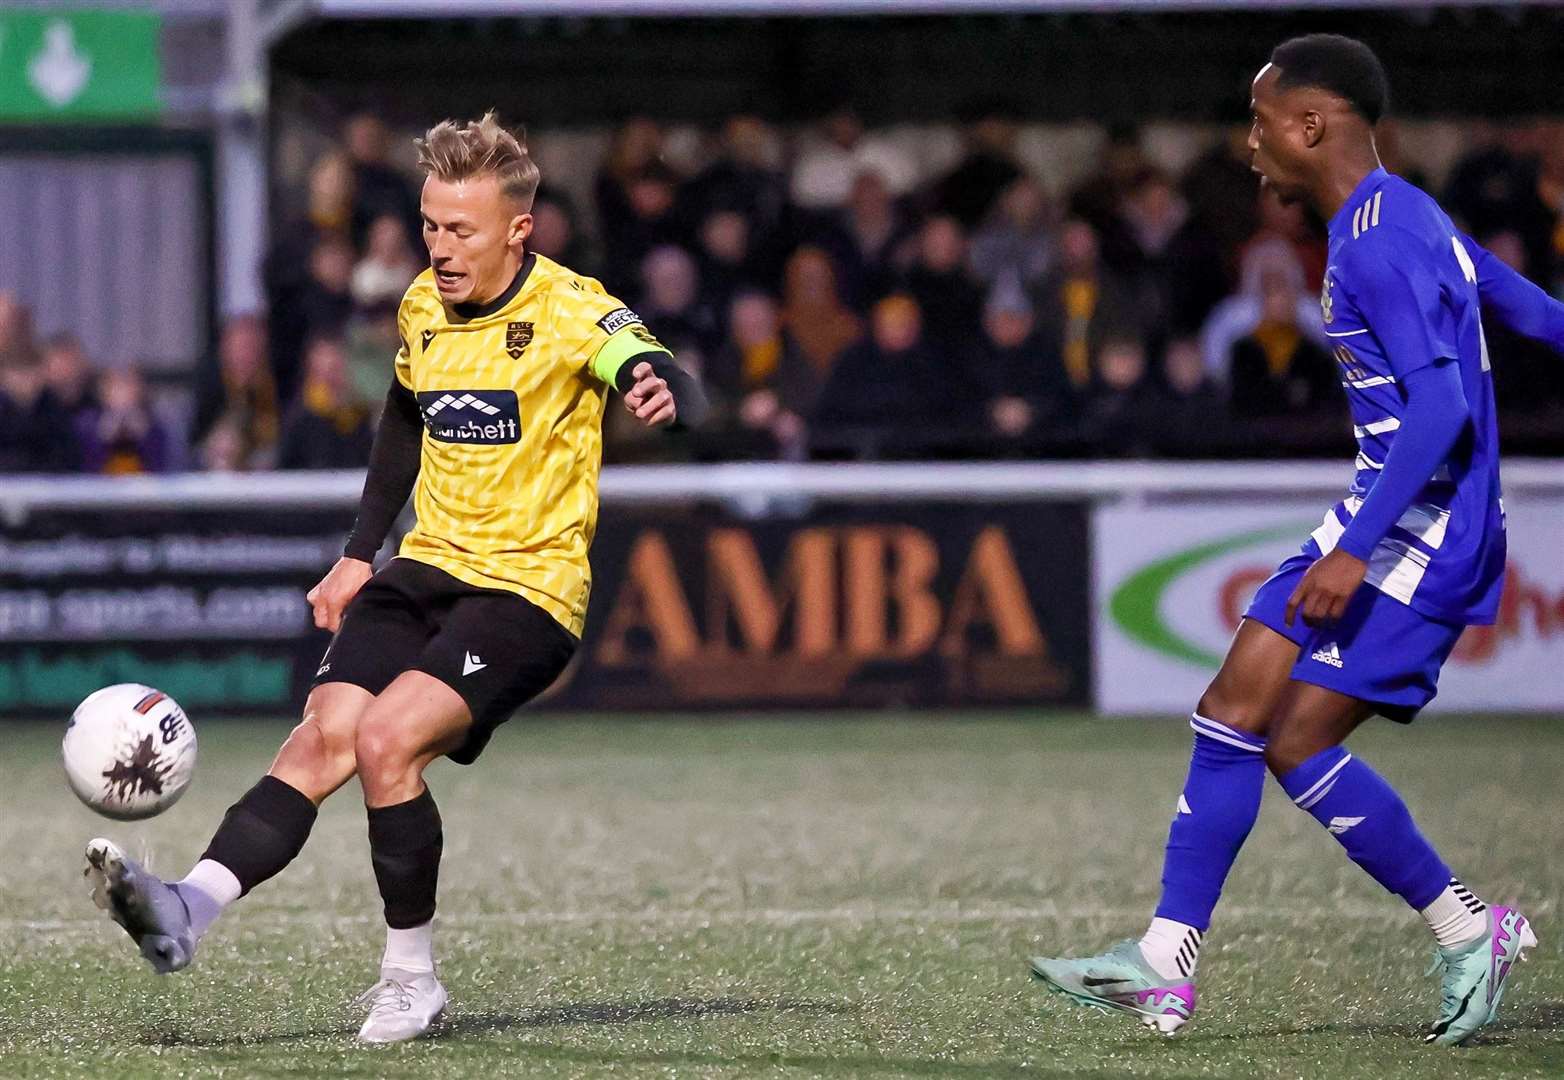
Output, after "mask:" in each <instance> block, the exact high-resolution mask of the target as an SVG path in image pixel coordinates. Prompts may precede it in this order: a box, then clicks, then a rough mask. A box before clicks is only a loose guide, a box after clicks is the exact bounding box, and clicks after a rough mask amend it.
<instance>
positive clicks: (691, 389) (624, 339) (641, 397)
mask: <svg viewBox="0 0 1564 1080" xmlns="http://www.w3.org/2000/svg"><path fill="white" fill-rule="evenodd" d="M591 366H592V373H593V374H594V375H596V376H597V377H598V378H599V379H601V380H603V382H605V383H607V384H608V385H609V386H612V387H614V388H615V389H616V390H618V391H619V392H620V393H621V394H623V395H624V399H625V407H626V408H627V409H629V410H630V411H631V412H632V413H634V414H635V417H636V419H638V420H640V421H641V422H642V423H644V424H646V425H647V426H648V427H658V426H660V425H662V424H669V425H671V426H673V427H674V428H676V429H677V428H692V427H699V426H700V425H701V423H703V422H704V421H705V419H706V414H707V412H708V411H709V405H708V402H707V400H706V391H705V390H703V389H702V388H701V384H700V380H698V379H696V378H695V377H694V376H693V375H691V374H690V373H689V372H687V371H685V370H684V369H683V368H682V367H680V366H679V364H678V362H677V361H675V360H674V358H673V354H672V353H670V352H669V351H668V350H667V349H666V348H664V347H663V346H662V344H661V343H660V342H659V341H658V340H657V339H656V338H654V337H652V335H651V334H650V333H648V332H647V331H646V329H645V328H644V327H642V326H641V325H640V324H639V322H637V323H636V324H634V325H632V326H628V327H626V328H625V329H622V330H619V331H617V332H615V333H613V334H611V335H609V337H608V340H607V341H605V342H603V344H602V346H601V347H600V348H599V349H598V350H597V353H596V355H594V356H593V357H592V365H591Z"/></svg>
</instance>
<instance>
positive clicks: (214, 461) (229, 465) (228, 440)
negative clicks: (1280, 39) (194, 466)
mask: <svg viewBox="0 0 1564 1080" xmlns="http://www.w3.org/2000/svg"><path fill="white" fill-rule="evenodd" d="M200 457H201V467H202V468H203V469H205V470H207V471H208V472H237V471H238V470H240V469H242V468H244V432H243V431H242V430H241V429H240V426H239V424H238V422H237V421H235V420H234V419H233V418H232V417H224V418H223V419H221V420H219V421H218V422H217V423H216V424H215V425H213V427H212V430H211V433H210V434H208V435H207V437H206V441H205V442H203V443H202V444H201V451H200Z"/></svg>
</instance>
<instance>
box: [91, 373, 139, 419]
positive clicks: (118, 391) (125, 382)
mask: <svg viewBox="0 0 1564 1080" xmlns="http://www.w3.org/2000/svg"><path fill="white" fill-rule="evenodd" d="M146 397H147V387H146V383H145V382H143V381H142V378H141V372H140V371H139V370H138V369H136V368H134V367H123V368H110V369H109V370H107V371H105V372H104V373H103V375H102V376H101V377H100V378H99V379H98V398H99V400H101V401H102V402H103V408H104V410H105V411H107V412H118V413H125V412H137V411H139V410H141V409H142V408H144V407H145V405H146Z"/></svg>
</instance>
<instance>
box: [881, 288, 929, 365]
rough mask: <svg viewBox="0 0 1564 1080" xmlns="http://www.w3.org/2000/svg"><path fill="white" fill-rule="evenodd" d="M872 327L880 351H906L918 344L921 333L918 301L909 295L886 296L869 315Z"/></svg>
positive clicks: (921, 321) (921, 319)
mask: <svg viewBox="0 0 1564 1080" xmlns="http://www.w3.org/2000/svg"><path fill="white" fill-rule="evenodd" d="M870 322H871V323H872V325H873V328H874V343H875V345H876V346H878V347H879V350H880V351H881V352H887V353H899V352H906V351H907V350H908V349H910V348H912V347H913V346H914V345H916V344H918V338H919V337H921V336H922V334H923V313H922V312H921V311H919V310H918V302H917V301H916V300H914V299H913V298H912V297H910V296H905V295H901V294H897V295H895V296H887V297H886V298H885V299H884V300H881V301H880V302H879V303H878V304H875V305H874V311H873V313H872V314H871V315H870Z"/></svg>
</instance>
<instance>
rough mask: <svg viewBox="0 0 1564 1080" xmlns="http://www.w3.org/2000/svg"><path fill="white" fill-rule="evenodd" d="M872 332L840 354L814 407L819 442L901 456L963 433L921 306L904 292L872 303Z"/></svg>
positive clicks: (860, 453)
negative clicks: (927, 336) (927, 335)
mask: <svg viewBox="0 0 1564 1080" xmlns="http://www.w3.org/2000/svg"><path fill="white" fill-rule="evenodd" d="M870 326H871V331H870V337H869V338H868V339H867V340H865V341H861V342H859V343H858V344H857V345H855V346H853V347H852V348H851V349H849V350H848V351H847V352H846V353H844V354H843V356H842V358H841V360H839V361H838V362H837V364H836V366H835V367H834V368H832V370H831V376H830V378H829V379H827V380H826V384H825V388H824V390H822V391H821V394H820V398H819V401H818V404H817V405H816V408H815V416H814V422H813V425H812V427H813V430H814V432H815V439H816V442H817V445H818V446H820V447H822V448H824V449H826V450H827V452H840V451H842V450H846V451H848V452H849V454H851V455H852V456H855V457H880V456H892V457H896V456H904V455H906V454H907V453H908V452H909V451H914V452H917V451H926V450H928V449H930V448H937V447H939V446H940V445H941V444H942V443H946V442H948V441H951V440H953V439H955V438H959V437H960V436H961V435H963V434H964V433H965V425H964V421H965V420H966V417H965V416H962V415H961V414H960V413H959V412H957V411H955V410H952V408H951V399H952V395H953V394H958V395H959V394H964V393H968V392H970V389H971V388H970V387H962V386H956V385H953V383H952V380H951V378H950V373H951V369H950V367H949V365H947V364H945V363H943V362H942V361H941V360H940V359H939V358H938V357H937V356H936V355H935V354H934V353H933V352H932V351H931V350H930V349H929V347H928V346H927V345H926V344H925V343H924V340H923V314H922V312H921V311H919V310H918V302H917V301H916V300H914V299H913V298H912V296H911V295H909V294H907V293H893V294H891V295H890V296H887V297H886V298H885V299H883V300H881V301H880V302H879V303H877V304H875V305H874V310H873V311H872V312H871V313H870Z"/></svg>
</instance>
